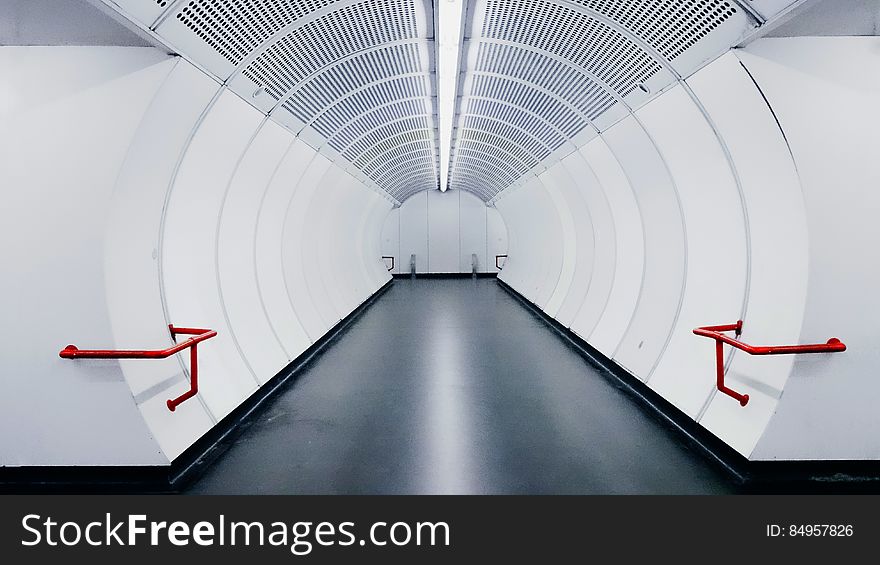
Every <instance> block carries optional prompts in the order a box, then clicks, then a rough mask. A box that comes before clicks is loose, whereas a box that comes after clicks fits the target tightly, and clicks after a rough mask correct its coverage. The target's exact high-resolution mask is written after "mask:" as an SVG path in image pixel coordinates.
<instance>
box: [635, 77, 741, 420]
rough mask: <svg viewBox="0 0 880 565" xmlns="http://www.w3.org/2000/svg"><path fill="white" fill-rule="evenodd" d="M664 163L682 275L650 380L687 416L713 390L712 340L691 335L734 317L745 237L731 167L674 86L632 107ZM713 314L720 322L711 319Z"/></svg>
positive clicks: (737, 308) (737, 312)
mask: <svg viewBox="0 0 880 565" xmlns="http://www.w3.org/2000/svg"><path fill="white" fill-rule="evenodd" d="M639 117H640V118H641V120H642V123H643V124H644V127H645V129H646V130H647V131H648V133H649V135H650V136H651V138H652V139H653V140H654V142H655V143H656V144H657V147H658V149H659V150H660V153H661V154H662V156H663V160H664V162H665V163H666V165H667V166H668V167H669V171H670V173H671V174H672V177H673V178H674V179H675V186H676V189H677V192H678V195H679V197H680V199H681V209H682V212H683V215H684V224H685V226H686V232H685V235H686V245H687V273H686V278H685V280H684V288H683V295H682V301H681V305H680V307H679V309H678V311H677V312H676V313H675V325H674V327H673V333H672V336H671V338H670V341H669V344H668V345H667V346H666V348H665V350H664V351H663V353H662V359H661V360H660V362H659V363H658V364H657V366H656V368H655V369H654V372H653V374H652V375H651V376H650V381H649V382H650V385H651V388H653V389H654V390H655V391H657V392H659V393H660V394H662V395H663V396H664V397H665V398H666V399H667V400H669V401H671V402H672V403H674V404H675V405H676V406H678V407H679V408H680V409H681V410H683V411H684V412H686V413H687V414H688V415H690V416H691V417H696V416H697V414H698V413H699V411H700V409H701V408H702V407H703V405H704V404H705V403H706V401H707V400H708V398H709V395H710V394H711V393H712V390H713V389H714V386H715V383H714V380H713V379H712V378H711V377H712V374H711V372H709V373H708V374H707V371H706V368H711V367H712V366H713V365H712V364H713V362H714V359H715V348H714V344H713V343H712V342H711V341H710V340H708V339H704V343H700V342H698V341H697V339H698V338H697V337H696V336H694V335H693V329H694V328H695V327H698V326H706V325H717V324H722V323H730V322H729V321H725V320H732V321H734V322H735V321H736V320H738V319H739V318H740V316H741V314H742V311H743V304H744V302H745V293H746V280H747V279H748V271H747V267H748V264H747V259H746V254H747V251H748V250H747V248H746V243H747V235H746V224H745V214H744V211H743V202H742V200H741V199H740V196H739V189H738V186H737V183H736V179H735V178H734V176H733V174H732V171H731V166H730V164H729V163H728V162H727V160H726V157H725V154H724V152H723V150H722V147H721V146H720V145H719V142H718V139H717V138H716V136H715V134H714V132H713V131H712V129H711V127H710V126H709V124H708V123H707V122H706V119H705V118H704V116H703V115H702V114H701V113H700V111H699V109H698V108H697V106H695V105H694V102H693V101H692V100H691V98H690V97H689V96H688V95H687V93H686V92H685V91H684V89H683V88H682V87H681V86H677V87H675V88H673V89H671V90H669V91H668V92H666V93H664V94H663V96H660V97H659V98H657V99H656V100H654V101H653V102H651V103H650V104H648V105H646V106H645V107H644V108H643V109H642V110H640V111H639ZM715 320H720V321H715Z"/></svg>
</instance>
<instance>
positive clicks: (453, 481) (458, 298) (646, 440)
mask: <svg viewBox="0 0 880 565" xmlns="http://www.w3.org/2000/svg"><path fill="white" fill-rule="evenodd" d="M734 490H735V487H734V486H733V485H732V484H730V483H729V482H728V480H727V479H726V477H724V476H722V475H721V474H720V473H719V472H718V471H716V470H715V468H714V467H711V466H709V465H708V463H707V462H706V461H704V460H703V459H702V458H701V457H700V456H699V455H697V454H696V453H693V452H691V451H689V450H688V449H687V448H686V447H685V446H683V445H682V444H681V443H680V442H679V441H678V440H677V438H676V437H675V435H674V434H673V433H672V432H670V431H668V430H666V429H664V428H663V427H662V426H660V425H659V424H658V423H657V421H655V420H654V419H652V418H651V417H650V416H648V415H646V414H645V413H644V412H643V411H642V410H641V409H640V408H639V407H638V406H637V405H636V404H635V402H634V401H633V400H632V399H631V398H629V397H627V396H626V395H625V394H624V393H623V392H621V391H619V390H617V389H616V388H615V387H614V386H612V385H611V384H610V383H608V382H607V381H606V380H605V379H604V378H603V377H601V376H600V375H598V374H597V373H596V372H595V371H594V370H593V369H592V368H591V367H590V366H589V365H588V364H587V362H586V361H585V360H584V359H583V358H582V357H581V356H580V355H578V353H577V352H576V351H575V350H573V349H571V348H570V347H569V346H568V345H567V344H566V343H565V342H564V341H563V340H562V339H561V338H559V337H558V336H557V335H556V334H554V333H553V331H552V330H550V329H549V328H548V327H547V326H546V325H545V324H544V323H543V322H542V321H541V320H540V319H538V318H537V317H535V316H534V315H533V314H532V313H530V312H529V311H528V310H526V309H525V308H524V307H523V306H522V305H521V304H519V303H518V302H517V301H516V300H515V299H514V298H513V297H511V296H510V295H509V294H507V293H506V292H505V291H504V290H503V289H501V288H500V287H499V286H498V284H497V283H496V282H495V280H494V279H479V280H471V279H452V280H449V279H442V280H438V279H422V280H415V281H410V280H397V281H395V282H394V284H393V286H392V288H391V289H389V290H388V292H386V293H385V294H384V295H383V296H382V297H381V298H380V299H379V300H378V301H377V302H376V303H375V304H374V305H372V306H371V307H370V308H369V309H367V311H366V312H365V313H364V314H363V316H361V317H360V318H358V319H357V320H356V321H355V322H354V323H353V324H352V326H351V327H350V328H349V329H348V330H347V331H346V332H345V333H344V334H343V335H342V336H341V338H340V339H339V340H338V341H337V342H336V343H334V344H333V345H332V346H331V347H330V348H329V349H328V350H327V351H326V352H325V353H324V354H323V355H322V356H321V357H320V358H319V359H318V360H317V361H316V362H315V363H314V364H312V365H311V366H310V367H309V368H308V369H307V370H306V371H305V372H304V373H303V374H302V375H301V376H300V377H299V378H298V379H297V381H296V382H295V383H293V384H292V385H291V386H289V388H288V389H287V390H285V391H284V392H282V393H281V394H280V395H279V396H278V397H277V398H276V399H275V400H273V401H272V403H271V405H270V406H269V407H268V408H266V409H265V410H264V411H263V412H261V414H260V415H259V416H257V417H255V418H254V420H253V421H252V422H251V424H250V425H249V426H248V427H246V429H244V431H243V432H242V433H241V435H239V436H238V437H237V438H236V440H235V442H234V445H232V446H231V447H230V449H229V450H228V451H227V452H226V453H224V454H223V456H222V457H220V458H219V459H218V460H217V461H215V462H214V463H213V464H212V466H211V468H210V469H209V470H208V472H207V473H205V475H204V476H203V477H202V478H201V479H200V480H199V481H198V482H196V483H195V484H194V485H192V486H191V487H190V489H189V492H192V493H217V494H220V493H228V494H235V493H267V494H285V493H297V494H299V493H303V494H306V493H308V494H315V493H344V494H373V493H375V494H391V493H394V494H398V493H399V494H410V493H418V494H435V493H461V494H484V493H486V494H488V493H510V494H544V493H581V494H616V493H644V494H655V493H656V494H664V493H676V494H679V493H681V494H684V493H694V494H720V493H729V492H734Z"/></svg>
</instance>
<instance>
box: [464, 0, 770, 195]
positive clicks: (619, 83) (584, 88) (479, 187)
mask: <svg viewBox="0 0 880 565" xmlns="http://www.w3.org/2000/svg"><path fill="white" fill-rule="evenodd" d="M466 18H467V19H466V29H465V34H464V35H465V39H464V46H463V53H462V75H461V81H460V83H459V87H460V88H459V106H458V115H457V117H456V122H457V127H456V131H455V135H454V141H453V150H452V158H451V159H450V164H449V167H450V168H449V178H450V183H449V184H450V187H451V188H458V189H462V190H469V191H471V192H474V193H475V194H477V195H478V196H480V198H482V199H484V200H486V201H489V200H492V199H493V198H495V197H496V196H497V195H498V194H499V193H500V192H501V191H503V190H504V189H506V188H508V187H509V186H512V185H516V184H518V183H520V182H521V181H522V180H523V179H524V178H526V177H528V176H529V174H530V173H537V172H540V171H542V170H544V169H545V168H546V166H547V165H548V164H550V163H552V162H554V161H556V160H558V159H559V158H561V157H562V156H564V155H565V154H567V153H570V152H571V151H572V150H574V149H575V148H576V147H579V146H581V145H583V144H584V143H585V142H586V141H588V140H589V139H591V138H592V137H594V136H596V135H599V134H601V132H602V131H603V130H604V129H606V128H607V127H609V126H610V125H611V124H613V123H615V122H616V121H618V120H619V119H621V118H622V117H624V116H626V115H628V114H630V113H631V112H632V111H633V110H634V109H636V108H638V107H639V106H641V105H643V104H644V103H645V102H647V101H648V100H649V99H650V98H651V97H652V96H653V95H656V94H658V93H659V92H661V91H662V90H663V89H664V88H666V87H667V86H669V85H670V84H673V83H675V82H676V81H678V80H679V79H680V78H681V77H683V76H687V75H689V74H690V73H692V72H694V71H695V70H697V69H698V68H699V67H700V66H701V65H702V64H703V63H705V62H707V61H708V60H711V59H712V58H714V57H716V56H718V55H720V54H722V53H724V52H725V51H726V50H727V49H729V48H730V47H731V46H732V45H735V44H736V43H737V42H738V41H739V40H740V39H741V38H742V37H743V36H744V35H745V33H747V32H748V31H749V30H751V29H752V28H753V27H754V26H755V25H756V24H758V23H760V20H759V19H758V17H753V16H751V15H750V14H749V13H747V12H746V10H745V9H743V7H742V6H741V5H740V4H739V3H737V2H735V1H734V0H689V1H684V2H682V1H672V0H668V1H657V0H638V1H633V0H527V1H521V2H510V1H508V0H471V1H470V2H469V4H468V13H467V16H466Z"/></svg>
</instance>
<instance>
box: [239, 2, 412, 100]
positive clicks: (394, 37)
mask: <svg viewBox="0 0 880 565" xmlns="http://www.w3.org/2000/svg"><path fill="white" fill-rule="evenodd" d="M407 7H409V8H410V10H409V12H407V10H406V8H407ZM411 12H412V3H411V2H410V1H408V0H375V1H373V2H370V3H365V4H355V5H352V6H348V7H346V8H343V9H341V10H338V11H336V12H332V13H331V14H329V15H327V16H324V17H323V18H320V19H317V20H314V21H312V22H309V23H307V24H305V25H303V26H302V27H299V28H297V29H296V30H294V31H293V32H292V33H290V34H288V35H286V36H285V37H284V38H283V39H281V40H280V41H278V42H277V43H275V44H274V45H272V46H271V47H269V48H268V49H267V50H266V51H265V52H263V53H262V54H260V56H259V57H257V58H256V60H255V61H254V62H253V63H251V64H250V65H249V66H248V68H247V69H245V71H244V74H245V76H247V77H248V78H250V79H251V80H253V81H254V82H256V83H257V84H259V85H261V86H263V87H264V88H265V89H266V91H267V92H268V93H269V94H271V95H272V96H273V97H274V98H275V99H276V100H277V99H279V98H280V97H281V96H283V95H284V93H285V92H287V91H288V90H290V89H291V88H292V87H293V86H294V85H295V84H297V83H299V82H301V81H302V80H304V79H305V78H306V77H308V76H310V75H312V74H313V73H315V72H316V71H318V70H319V69H322V68H324V67H326V66H328V65H330V64H331V63H333V62H335V61H339V60H340V59H343V58H345V57H348V56H351V55H352V54H353V53H357V52H358V51H362V50H364V49H368V48H370V47H375V46H377V45H382V44H384V43H390V42H393V41H399V40H402V39H412V38H416V37H417V36H418V35H417V33H418V30H417V26H416V22H415V18H414V16H413V15H412V13H411Z"/></svg>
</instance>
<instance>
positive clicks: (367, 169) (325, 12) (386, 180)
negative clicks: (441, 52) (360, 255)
mask: <svg viewBox="0 0 880 565" xmlns="http://www.w3.org/2000/svg"><path fill="white" fill-rule="evenodd" d="M159 3H160V4H161V3H163V2H162V1H161V0H160V2H159ZM430 5H431V2H428V1H427V0H363V1H360V2H345V1H343V0H273V1H268V0H193V1H191V2H187V3H185V4H183V5H182V7H181V8H180V9H178V10H177V14H176V18H177V20H178V21H179V22H180V23H181V24H182V26H183V27H181V28H180V29H181V30H184V33H189V32H191V33H193V34H195V35H196V36H197V37H198V38H199V39H200V40H201V43H203V44H204V45H205V49H206V52H211V51H213V52H216V53H217V54H219V55H220V56H221V57H222V58H223V59H225V60H226V61H228V62H229V63H231V64H232V65H234V66H237V67H241V74H242V76H243V77H244V78H247V79H249V80H248V81H240V83H239V82H236V81H232V80H230V81H228V82H229V84H231V85H232V87H233V88H236V89H239V90H241V92H239V93H240V94H242V95H248V96H250V95H252V94H253V90H252V89H253V86H252V84H256V85H257V86H258V87H259V88H260V89H261V91H262V92H264V93H265V95H268V97H269V98H266V99H264V107H267V106H268V107H272V106H274V108H273V110H272V114H273V115H275V116H276V117H278V114H279V113H282V114H289V117H291V118H293V119H289V120H288V119H282V120H281V121H282V122H283V123H287V124H305V126H304V127H307V128H310V133H309V135H308V137H306V138H307V139H310V140H311V141H310V142H312V143H317V144H319V145H320V144H322V143H323V145H325V146H326V147H328V148H330V149H333V150H334V156H336V155H338V156H341V157H342V158H343V159H345V160H347V161H348V162H349V163H351V164H352V165H354V167H356V168H358V169H360V170H361V172H363V173H364V174H365V175H366V176H367V177H369V178H371V179H372V180H373V181H375V182H376V183H377V184H378V185H379V187H380V188H383V189H385V190H386V191H388V192H389V194H392V196H394V197H396V198H398V199H399V200H402V199H404V198H405V197H406V196H408V195H409V194H410V193H412V192H416V191H419V190H424V189H426V188H434V187H436V185H437V180H436V179H437V153H438V152H437V148H436V142H435V134H434V123H435V119H434V103H433V102H432V98H431V87H430V84H431V82H430V81H431V78H430V71H431V69H430V68H428V63H429V61H430V60H431V57H430V53H431V52H433V50H434V45H433V41H432V37H431V33H430V30H431V28H432V25H431V23H430V21H429V20H427V19H426V16H427V14H428V12H427V10H430ZM426 8H427V10H426ZM186 30H188V32H187V31H186ZM213 52H211V55H212V56H214V55H213ZM239 84H240V85H241V86H239ZM248 88H250V89H251V91H250V92H245V91H244V90H246V89H248ZM266 101H271V103H269V104H268V105H265V102H266ZM315 133H316V134H317V135H314V134H315ZM322 138H323V140H322ZM343 166H346V167H347V166H348V165H347V164H343Z"/></svg>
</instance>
